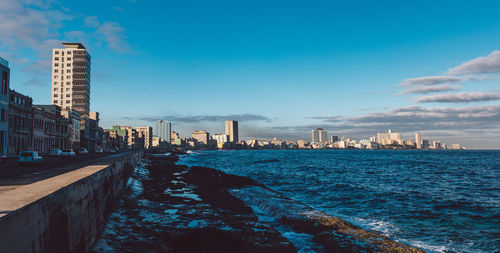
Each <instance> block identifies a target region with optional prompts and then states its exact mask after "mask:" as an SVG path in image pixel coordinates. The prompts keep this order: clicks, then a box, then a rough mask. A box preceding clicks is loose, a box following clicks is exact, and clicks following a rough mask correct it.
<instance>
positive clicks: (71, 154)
mask: <svg viewBox="0 0 500 253" xmlns="http://www.w3.org/2000/svg"><path fill="white" fill-rule="evenodd" d="M61 156H62V157H75V156H76V154H75V152H73V149H63V151H62V153H61Z"/></svg>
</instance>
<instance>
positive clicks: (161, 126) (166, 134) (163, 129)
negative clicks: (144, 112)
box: [154, 120, 172, 143]
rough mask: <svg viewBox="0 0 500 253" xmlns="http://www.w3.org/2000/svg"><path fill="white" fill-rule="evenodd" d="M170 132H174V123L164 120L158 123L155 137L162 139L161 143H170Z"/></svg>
mask: <svg viewBox="0 0 500 253" xmlns="http://www.w3.org/2000/svg"><path fill="white" fill-rule="evenodd" d="M170 131H172V123H170V122H165V121H163V120H159V121H158V122H156V127H155V132H154V135H155V136H157V137H160V139H161V141H165V142H168V143H170V139H171V136H170Z"/></svg>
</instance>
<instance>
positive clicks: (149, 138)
mask: <svg viewBox="0 0 500 253" xmlns="http://www.w3.org/2000/svg"><path fill="white" fill-rule="evenodd" d="M135 130H136V131H137V137H138V138H140V139H142V140H143V141H144V148H145V149H149V148H151V147H152V145H153V128H152V127H136V128H135Z"/></svg>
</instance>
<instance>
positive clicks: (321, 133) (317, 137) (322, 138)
mask: <svg viewBox="0 0 500 253" xmlns="http://www.w3.org/2000/svg"><path fill="white" fill-rule="evenodd" d="M327 141H328V139H327V132H326V130H324V129H323V128H316V129H313V130H312V136H311V142H316V143H325V142H327Z"/></svg>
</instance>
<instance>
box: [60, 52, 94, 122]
mask: <svg viewBox="0 0 500 253" xmlns="http://www.w3.org/2000/svg"><path fill="white" fill-rule="evenodd" d="M62 44H63V45H64V47H65V48H54V49H52V90H51V93H52V96H51V99H50V100H51V101H52V104H54V105H58V106H60V107H62V108H69V109H73V110H75V111H77V112H79V113H80V114H81V115H82V118H85V119H88V118H89V114H90V55H89V53H88V52H87V50H86V49H85V47H84V46H83V45H82V44H81V43H66V42H63V43H62Z"/></svg>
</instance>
